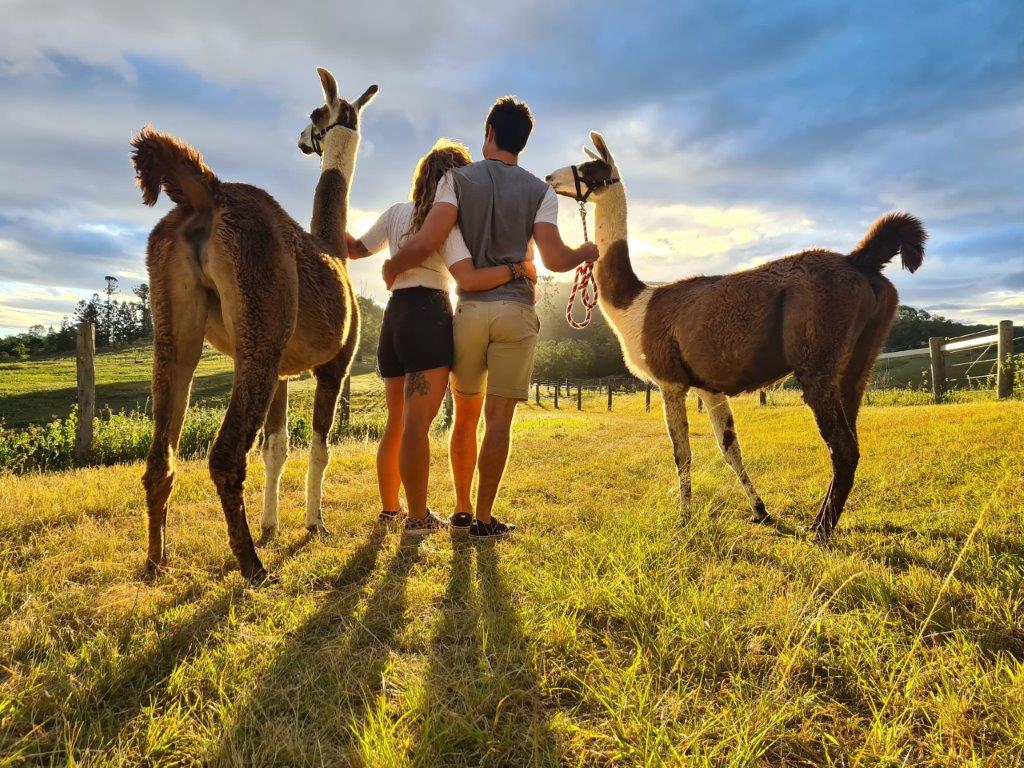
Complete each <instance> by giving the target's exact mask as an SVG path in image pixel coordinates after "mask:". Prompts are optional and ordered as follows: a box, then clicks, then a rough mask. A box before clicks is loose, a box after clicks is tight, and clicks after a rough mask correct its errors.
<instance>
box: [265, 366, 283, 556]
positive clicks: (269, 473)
mask: <svg viewBox="0 0 1024 768" xmlns="http://www.w3.org/2000/svg"><path fill="white" fill-rule="evenodd" d="M287 458H288V379H281V380H280V381H278V382H277V390H276V391H275V392H274V399H273V400H271V402H270V410H268V411H267V420H266V421H265V422H264V423H263V465H264V467H265V470H266V482H265V483H264V486H263V518H262V519H261V521H260V527H261V528H262V529H263V535H264V537H268V536H273V535H274V533H275V532H276V531H277V500H278V496H279V488H280V482H281V473H282V472H283V471H284V462H285V460H286V459H287Z"/></svg>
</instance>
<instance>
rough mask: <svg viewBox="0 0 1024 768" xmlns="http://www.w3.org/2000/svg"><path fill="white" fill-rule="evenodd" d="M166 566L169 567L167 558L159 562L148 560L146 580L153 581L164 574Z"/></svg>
mask: <svg viewBox="0 0 1024 768" xmlns="http://www.w3.org/2000/svg"><path fill="white" fill-rule="evenodd" d="M166 566H167V558H166V557H162V558H160V560H159V561H155V560H150V559H147V560H146V571H145V577H146V580H147V581H152V580H153V579H155V578H156V577H157V576H159V575H160V574H162V573H163V572H164V570H165V569H166Z"/></svg>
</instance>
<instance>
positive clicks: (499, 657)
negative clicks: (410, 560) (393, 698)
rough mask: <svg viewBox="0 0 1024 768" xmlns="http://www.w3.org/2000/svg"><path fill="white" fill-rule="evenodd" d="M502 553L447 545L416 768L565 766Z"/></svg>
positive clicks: (456, 542) (463, 543)
mask: <svg viewBox="0 0 1024 768" xmlns="http://www.w3.org/2000/svg"><path fill="white" fill-rule="evenodd" d="M501 548H502V545H498V546H495V545H493V544H483V545H480V546H474V545H473V544H471V543H470V542H468V541H467V540H466V539H465V538H460V537H453V539H452V563H451V573H450V575H449V577H448V583H447V585H446V588H445V594H444V597H443V599H442V602H441V605H440V613H441V620H440V624H439V626H438V628H437V630H436V632H435V635H434V638H433V641H432V644H431V649H430V655H429V658H428V666H427V670H426V673H425V680H424V697H423V704H422V711H421V713H420V714H419V720H420V722H419V723H418V724H417V728H416V730H417V739H416V743H415V744H414V746H413V747H412V757H413V760H412V762H413V764H415V765H422V766H433V765H472V766H477V765H480V766H485V765H500V766H504V765H516V766H556V765H562V761H561V757H560V750H559V748H558V744H557V742H556V740H555V738H554V735H553V734H552V733H551V731H550V727H549V720H550V715H551V713H550V711H547V710H545V708H544V707H543V692H542V691H541V689H540V684H539V682H538V679H537V675H536V672H535V670H534V668H533V660H532V658H531V656H530V651H529V646H528V643H527V640H526V638H525V636H524V634H523V629H522V622H521V620H520V618H519V614H518V612H517V611H516V608H515V606H514V604H513V602H512V596H511V593H510V592H509V589H508V587H507V586H506V585H505V583H504V581H503V580H502V577H501V573H500V571H499V568H498V558H499V556H500V554H501ZM474 552H475V554H476V565H477V589H476V590H474V589H473V583H472V560H473V555H474Z"/></svg>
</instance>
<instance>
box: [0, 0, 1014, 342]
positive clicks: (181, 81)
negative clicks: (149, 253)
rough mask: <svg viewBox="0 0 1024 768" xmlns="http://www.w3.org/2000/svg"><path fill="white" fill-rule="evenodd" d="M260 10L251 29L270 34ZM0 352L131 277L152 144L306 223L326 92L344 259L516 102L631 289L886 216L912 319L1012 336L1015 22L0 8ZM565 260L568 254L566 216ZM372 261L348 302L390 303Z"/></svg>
mask: <svg viewBox="0 0 1024 768" xmlns="http://www.w3.org/2000/svg"><path fill="white" fill-rule="evenodd" d="M264 6H266V7H264ZM3 17H4V23H3V25H2V26H0V104H2V105H3V117H2V119H0V148H2V149H0V334H6V333H15V332H23V331H24V330H26V329H27V328H28V326H30V325H32V324H35V323H42V324H44V325H49V324H59V322H60V319H61V317H62V316H63V315H65V314H67V313H69V312H70V310H71V308H72V306H73V304H74V303H75V302H76V301H77V300H78V299H79V298H85V297H88V296H90V295H91V294H92V293H93V292H95V291H99V290H100V289H101V288H102V287H103V285H104V280H103V278H104V276H105V275H115V276H117V277H118V278H119V279H120V282H121V286H122V289H123V290H124V292H125V293H126V294H127V292H128V291H129V290H130V289H131V288H132V287H133V286H135V285H137V284H138V283H139V282H140V281H143V280H145V279H146V276H145V261H144V259H145V244H146V237H147V235H148V233H149V231H150V230H151V229H152V227H153V226H154V224H155V223H156V222H157V221H158V219H159V218H160V216H161V215H163V214H164V213H165V212H166V211H167V210H168V209H169V205H168V203H167V201H166V199H165V198H161V202H159V203H158V204H157V206H156V208H155V209H150V208H147V207H145V206H143V205H142V203H141V198H140V196H139V192H138V189H136V188H135V187H134V185H133V172H132V168H131V166H130V163H129V159H128V151H129V147H128V140H129V138H130V137H131V135H132V134H133V133H134V132H136V131H137V130H138V129H139V128H141V127H142V126H143V125H144V124H146V123H147V122H152V123H153V125H154V126H155V127H156V128H157V129H158V130H161V131H165V132H168V133H172V134H175V135H177V136H179V137H180V138H182V139H184V140H186V141H188V142H190V143H191V144H193V145H195V146H196V147H197V148H198V149H199V150H200V151H201V152H203V154H204V155H205V157H206V160H207V162H208V163H209V164H210V166H211V167H212V168H213V169H214V170H215V172H216V173H217V174H218V175H219V176H220V177H221V178H222V179H224V180H230V181H245V182H249V183H252V184H256V185H258V186H260V187H263V188H264V189H266V190H267V191H268V192H270V193H271V194H272V195H274V196H275V197H276V198H277V199H278V200H279V201H280V202H281V203H282V205H283V206H284V207H285V209H286V210H287V211H288V212H289V213H290V214H291V215H292V216H293V217H295V218H296V219H297V220H298V221H300V222H302V223H303V224H307V223H308V221H309V216H310V212H311V209H312V198H313V189H314V187H315V184H316V181H317V176H318V165H317V161H316V159H315V158H310V157H305V156H303V155H301V154H300V153H299V151H298V149H297V148H296V140H297V138H298V135H299V133H300V131H301V130H302V128H303V127H304V126H305V125H306V122H307V116H308V114H309V112H310V111H311V110H312V109H313V108H314V107H316V106H318V105H319V104H320V103H321V101H322V96H321V92H320V85H319V81H318V79H317V77H316V75H315V73H314V68H315V67H316V66H317V65H322V66H326V67H327V68H329V69H331V70H332V71H333V72H334V73H335V75H336V76H337V79H338V82H339V85H340V87H341V91H342V95H345V96H347V97H348V98H355V96H357V95H358V94H359V93H361V92H362V91H363V89H364V88H365V87H366V86H367V85H369V84H370V83H379V84H380V87H381V92H380V94H379V95H378V97H377V98H376V100H375V101H374V102H373V103H372V104H371V105H370V106H368V107H367V108H366V110H365V112H364V114H363V120H362V128H361V130H362V135H363V137H362V146H361V150H360V156H359V160H358V165H357V170H356V177H355V180H354V185H353V190H352V194H351V200H350V228H351V229H352V230H353V233H354V234H355V235H356V236H358V235H359V234H360V232H361V231H362V229H363V228H365V227H367V226H368V225H369V224H370V223H372V221H373V218H374V216H375V215H376V214H377V213H378V212H380V211H382V210H383V209H384V208H386V207H387V206H388V205H390V204H391V203H393V202H395V201H397V200H402V199H405V198H406V197H407V194H408V189H409V183H410V177H411V174H412V169H413V167H414V165H415V163H416V160H417V159H418V157H419V156H420V155H421V154H423V153H424V152H425V151H427V150H428V149H429V148H430V146H431V145H432V144H433V142H434V140H435V139H436V138H437V137H439V136H451V137H455V138H458V139H461V140H463V141H465V142H466V143H467V144H468V145H469V146H470V148H471V149H472V151H473V153H474V157H479V156H480V155H479V152H480V150H479V147H480V145H481V143H482V135H483V119H484V116H485V115H486V112H487V109H488V107H489V105H490V104H491V102H493V100H494V99H495V98H496V97H498V96H500V95H503V94H506V93H512V94H515V95H517V96H518V97H520V98H522V99H524V100H526V101H527V102H529V104H530V105H531V107H532V108H533V111H534V113H535V114H536V117H537V126H536V129H535V131H534V135H533V137H532V138H531V141H530V144H529V146H528V147H527V150H526V152H525V153H524V154H523V155H522V157H521V162H522V164H523V166H524V167H526V168H527V169H528V170H531V171H533V172H534V173H536V174H537V175H539V176H544V175H545V174H547V173H549V172H550V171H551V170H553V169H555V168H558V167H561V166H564V165H567V164H569V163H571V162H576V161H578V160H580V159H581V158H582V154H581V151H580V146H581V144H582V143H583V142H584V141H585V140H586V139H587V134H588V132H589V131H590V130H592V129H594V130H598V131H600V132H601V133H602V134H603V135H604V136H605V138H606V140H607V142H608V144H609V147H610V148H611V151H612V153H613V154H614V155H615V157H616V160H617V161H618V165H619V169H620V171H621V174H622V177H623V180H624V182H625V184H626V187H627V189H628V198H629V229H630V248H631V253H632V255H633V260H634V265H635V268H636V271H637V272H638V274H639V275H640V276H641V277H642V278H644V279H646V280H650V281H667V280H673V279H677V278H681V277H688V276H692V275H695V274H717V273H723V272H729V271H733V270H737V269H742V268H746V267H750V266H753V265H756V264H759V263H762V262H764V261H767V260H770V259H773V258H777V257H780V256H784V255H786V254H789V253H793V252H795V251H798V250H801V249H803V248H807V247H811V246H820V247H827V248H831V249H834V250H837V251H840V252H848V251H849V250H850V249H851V248H852V247H853V246H854V245H855V244H856V242H857V241H858V240H859V239H860V237H861V236H862V234H863V233H864V232H865V231H866V229H867V228H868V227H869V226H870V224H871V222H872V221H873V220H874V219H875V218H877V217H878V216H880V215H881V214H883V213H885V212H886V211H890V210H897V209H899V210H906V211H910V212H911V213H914V214H916V215H917V216H919V217H920V218H921V219H922V220H923V221H924V223H925V225H926V227H927V228H928V230H929V232H930V239H929V242H928V247H927V250H926V254H925V259H924V265H923V266H922V268H921V269H920V270H919V271H918V272H917V273H915V274H913V275H910V274H909V273H907V272H904V271H902V270H900V269H899V267H898V262H896V263H894V264H893V265H891V266H890V267H889V268H888V269H887V274H888V276H889V277H890V278H891V279H892V280H893V281H894V282H895V283H896V285H897V287H898V289H899V291H900V296H901V300H902V302H903V303H906V304H911V305H913V306H917V307H921V308H924V309H927V310H929V311H932V312H937V313H939V314H943V315H945V316H947V317H952V318H956V319H962V320H965V321H971V322H982V321H995V320H999V319H1013V320H1017V321H1018V322H1020V321H1021V320H1022V319H1024V3H1021V2H1019V0H993V1H992V2H968V1H960V2H942V0H930V1H929V2H910V3H893V2H886V3H881V2H870V1H868V2H860V3H847V2H842V3H836V2H806V3H798V2H790V1H789V0H775V1H774V2H735V3H733V2H715V3H707V2H664V3H653V2H642V1H640V0H634V1H633V2H628V3H627V2H608V3H594V2H591V3H586V4H581V3H572V2H551V0H516V2H507V1H506V2H502V3H490V2H482V1H480V0H476V1H471V2H462V1H461V0H458V1H456V0H433V2H431V3H420V2H398V1H397V0H374V2H373V3H366V2H351V1H349V0H346V1H344V2H334V3H330V4H324V3H314V2H307V1H306V0H290V1H289V2H287V3H274V4H257V3H251V2H249V1H248V0H247V1H246V2H241V1H240V0H225V1H223V2H216V3H211V2H209V0H203V2H199V1H198V0H179V1H178V2H175V3H137V2H133V3H128V2H124V1H123V0H92V1H89V0H83V2H79V3H74V4H70V3H66V2H52V0H31V1H30V2H27V1H26V2H23V1H22V0H4V2H3ZM561 205H562V209H561V218H560V222H561V223H562V225H563V226H562V231H563V236H564V238H565V239H566V241H567V242H569V243H576V242H579V241H580V240H581V238H582V232H581V230H580V225H579V219H578V217H577V215H576V212H575V209H574V207H573V206H574V204H573V203H572V202H571V201H567V200H562V202H561ZM379 270H380V261H379V258H378V259H373V260H367V261H365V262H361V263H359V264H358V265H356V266H355V267H354V269H353V279H354V282H355V284H356V288H357V289H358V290H359V291H361V292H362V293H365V294H367V295H370V296H373V297H374V298H376V299H377V300H383V299H384V298H385V296H386V293H385V291H384V288H383V284H382V283H381V280H380V277H379V274H380V272H379Z"/></svg>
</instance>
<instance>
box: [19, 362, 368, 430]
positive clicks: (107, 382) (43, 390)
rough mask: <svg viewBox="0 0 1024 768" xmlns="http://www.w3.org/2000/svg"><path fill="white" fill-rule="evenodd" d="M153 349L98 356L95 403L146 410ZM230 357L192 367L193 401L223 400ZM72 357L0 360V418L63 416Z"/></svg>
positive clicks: (22, 420)
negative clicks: (20, 360) (2, 361)
mask: <svg viewBox="0 0 1024 768" xmlns="http://www.w3.org/2000/svg"><path fill="white" fill-rule="evenodd" d="M152 366H153V351H152V348H151V347H150V345H149V344H140V345H135V346H130V347H125V348H120V349H116V350H112V351H103V352H100V353H99V354H97V356H96V407H97V409H100V410H102V409H103V408H105V407H109V408H110V409H111V410H112V411H115V412H116V411H133V410H146V409H147V406H148V403H149V390H150V384H151V382H152ZM232 368H233V363H232V361H231V360H230V359H229V358H227V357H225V356H224V355H221V354H219V353H218V352H216V351H215V350H213V349H212V348H210V347H206V348H205V349H204V350H203V356H202V358H201V359H200V361H199V366H198V367H197V368H196V375H195V380H194V381H193V383H192V402H193V403H204V404H206V405H209V406H215V407H223V406H226V405H227V401H228V396H229V395H230V393H231V373H232ZM353 370H354V372H355V373H356V374H359V373H365V372H366V371H368V370H372V365H370V364H369V363H357V364H356V365H355V366H354V369H353ZM315 387H316V380H315V379H313V378H312V377H311V376H308V375H307V376H305V377H304V378H302V379H298V380H295V381H293V382H292V384H291V386H290V388H289V397H290V402H291V403H292V405H293V406H294V407H295V408H305V409H307V410H309V409H310V408H311V407H312V403H313V390H314V388H315ZM76 398H77V394H76V384H75V358H74V355H72V356H71V357H50V358H45V359H42V360H32V361H29V362H26V363H0V419H2V420H3V422H4V424H6V425H7V426H8V427H13V428H17V427H24V426H27V425H29V424H40V423H43V422H47V421H50V420H51V419H54V418H63V417H65V416H67V415H68V413H69V412H70V411H71V407H72V405H74V403H75V402H76Z"/></svg>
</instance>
